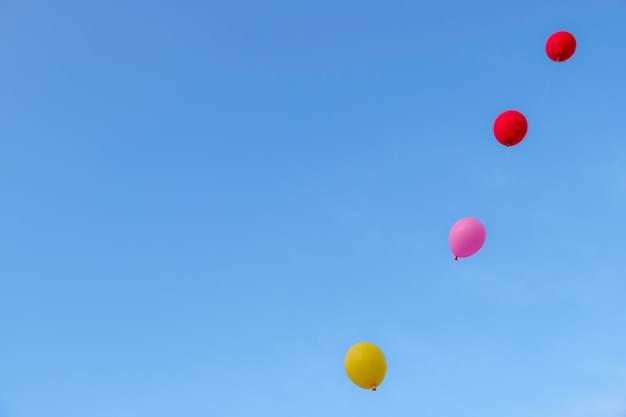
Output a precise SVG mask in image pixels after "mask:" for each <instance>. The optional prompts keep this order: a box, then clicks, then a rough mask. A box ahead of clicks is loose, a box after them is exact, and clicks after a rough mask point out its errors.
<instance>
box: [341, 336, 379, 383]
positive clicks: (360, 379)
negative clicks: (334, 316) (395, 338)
mask: <svg viewBox="0 0 626 417" xmlns="http://www.w3.org/2000/svg"><path fill="white" fill-rule="evenodd" d="M343 364H344V366H345V368H346V373H347V374H348V378H350V380H351V381H352V382H354V383H355V384H356V385H358V386H359V387H361V388H365V389H371V390H374V391H375V390H376V388H378V386H379V385H380V384H382V382H383V379H384V378H385V372H387V361H386V360H385V355H383V351H382V350H380V349H379V348H378V346H376V345H374V344H373V343H369V342H359V343H357V344H355V345H353V346H352V347H351V348H350V349H348V353H346V358H345V359H344V362H343Z"/></svg>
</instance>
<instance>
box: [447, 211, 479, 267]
mask: <svg viewBox="0 0 626 417" xmlns="http://www.w3.org/2000/svg"><path fill="white" fill-rule="evenodd" d="M486 238H487V232H486V231H485V226H483V224H482V223H481V222H480V221H479V220H477V219H474V218H473V217H464V218H462V219H461V220H459V221H457V222H456V223H454V225H453V226H452V229H451V230H450V235H449V236H448V242H449V243H450V249H452V253H453V254H454V260H455V261H456V260H457V259H459V258H467V257H468V256H472V255H473V254H475V253H476V252H478V251H479V250H480V248H482V247H483V245H484V244H485V239H486Z"/></svg>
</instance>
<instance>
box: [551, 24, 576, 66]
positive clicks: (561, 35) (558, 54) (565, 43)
mask: <svg viewBox="0 0 626 417" xmlns="http://www.w3.org/2000/svg"><path fill="white" fill-rule="evenodd" d="M574 51H576V38H574V35H572V34H571V33H569V32H565V31H560V32H555V33H553V34H552V35H551V36H550V37H549V38H548V41H547V42H546V54H548V57H549V58H550V59H551V60H553V61H556V62H563V61H567V60H568V59H570V58H571V57H572V55H574Z"/></svg>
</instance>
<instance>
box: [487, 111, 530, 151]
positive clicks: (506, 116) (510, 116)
mask: <svg viewBox="0 0 626 417" xmlns="http://www.w3.org/2000/svg"><path fill="white" fill-rule="evenodd" d="M527 132H528V122H527V121H526V117H524V115H523V114H522V113H520V112H518V111H516V110H507V111H505V112H503V113H501V114H500V115H499V116H498V117H496V121H495V122H494V123H493V134H494V135H495V137H496V139H497V140H498V142H500V143H501V144H503V145H504V146H514V145H517V144H518V143H520V142H521V141H522V140H523V139H524V137H525V136H526V133H527Z"/></svg>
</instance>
